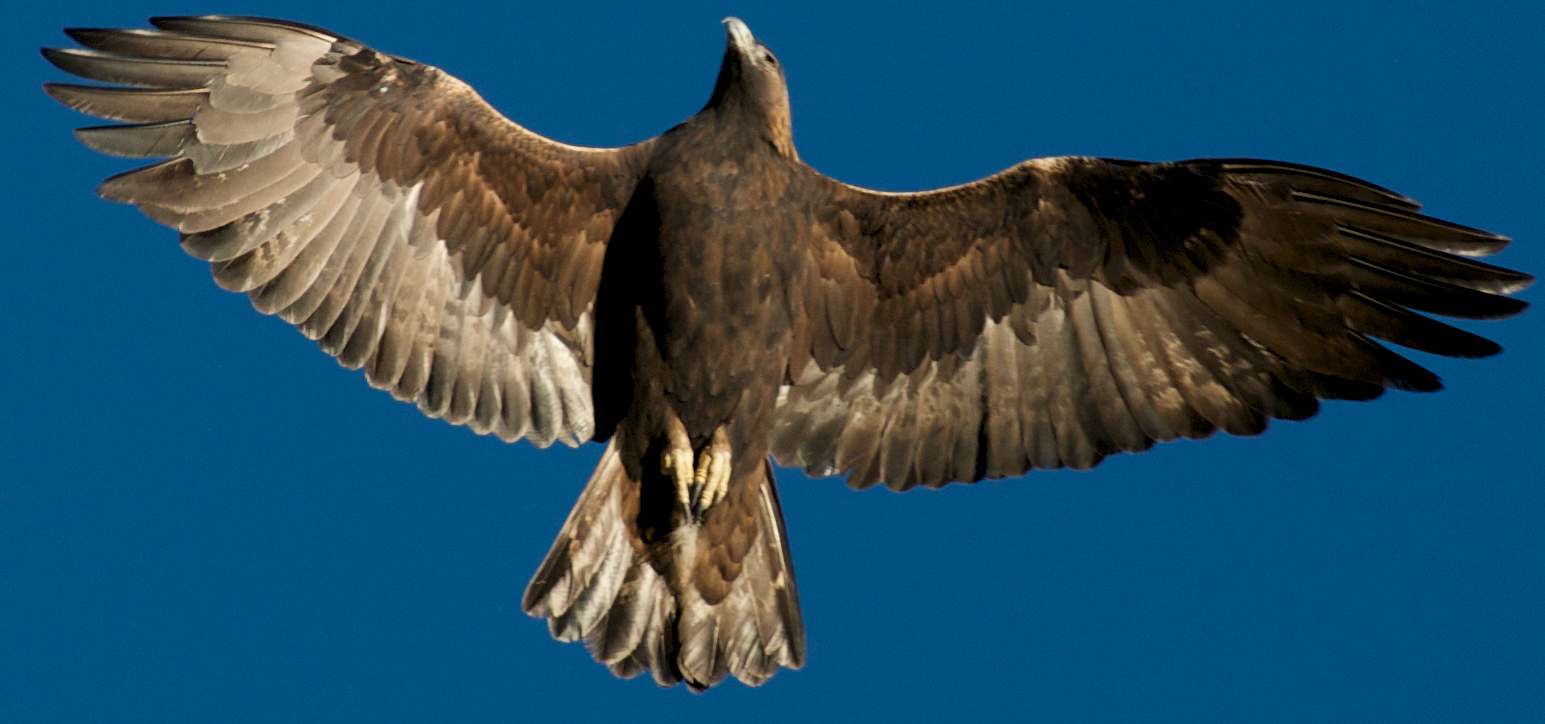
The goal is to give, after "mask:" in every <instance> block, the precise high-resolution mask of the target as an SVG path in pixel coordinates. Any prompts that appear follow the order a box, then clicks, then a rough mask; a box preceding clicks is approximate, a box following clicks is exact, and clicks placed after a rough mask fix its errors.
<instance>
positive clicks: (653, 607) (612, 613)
mask: <svg viewBox="0 0 1545 724" xmlns="http://www.w3.org/2000/svg"><path fill="white" fill-rule="evenodd" d="M616 440H617V438H616V437H613V438H612V442H611V443H609V444H608V445H607V448H606V452H605V453H604V454H602V456H601V462H600V463H599V464H598V465H597V466H596V470H595V472H594V473H593V474H592V475H591V476H590V482H589V483H587V484H586V485H585V491H584V492H583V493H582V494H581V495H580V498H579V502H577V503H575V505H574V510H573V511H572V512H570V513H569V517H568V520H567V521H565V522H564V524H563V529H562V530H561V531H559V533H558V539H557V540H556V541H554V542H553V546H552V549H551V550H550V551H548V553H547V558H546V560H544V561H543V562H542V565H541V567H540V568H538V569H537V572H536V575H535V576H533V577H532V579H531V583H530V584H529V585H528V586H527V587H526V595H525V599H524V601H523V603H522V607H523V608H524V609H525V611H526V613H529V614H531V615H532V616H537V617H542V618H546V619H547V622H548V628H549V630H551V631H552V634H553V637H554V638H557V639H558V640H560V641H565V642H568V641H580V640H583V641H584V642H585V644H586V646H587V647H588V648H589V649H590V653H591V655H593V656H594V657H595V659H596V660H597V661H599V662H601V663H603V664H606V665H607V666H608V667H609V668H610V669H611V671H612V673H614V674H616V675H617V676H620V677H623V678H631V677H633V676H636V675H638V674H640V673H642V672H643V671H645V670H648V671H649V672H650V674H651V675H652V676H653V677H654V680H655V682H656V683H658V684H659V685H661V686H673V685H675V684H677V683H680V682H683V681H685V682H686V683H687V686H688V687H690V688H691V689H693V690H694V691H702V690H704V689H707V688H708V687H710V686H713V685H714V684H717V683H719V682H720V681H721V680H723V679H724V676H725V674H730V675H733V676H734V677H735V678H737V679H739V680H741V681H742V682H744V683H746V684H750V685H753V686H755V685H758V684H761V683H762V682H763V681H766V680H767V679H768V678H769V677H771V676H772V675H773V674H774V673H776V672H777V670H778V668H779V667H780V666H787V667H789V668H796V669H797V668H799V667H800V666H802V665H803V664H804V661H805V631H804V623H803V620H802V618H801V614H800V610H799V592H798V589H797V588H796V586H795V583H794V569H793V567H792V565H791V564H790V559H789V548H788V541H787V536H786V535H785V532H784V528H783V514H782V511H781V509H780V507H779V504H778V492H777V488H776V486H775V484H774V482H773V476H772V465H771V463H770V462H766V461H764V462H763V464H762V465H760V466H757V467H756V468H755V471H756V472H754V473H753V474H752V475H750V476H747V477H746V478H745V479H742V480H736V481H733V482H732V483H731V485H730V492H729V495H728V497H726V498H725V499H723V500H721V501H719V502H718V503H716V504H715V505H714V506H713V507H712V508H710V509H709V510H708V514H707V515H706V516H705V517H704V519H703V521H702V522H701V524H698V523H695V522H692V521H691V520H690V519H684V516H681V515H671V516H669V519H670V520H671V521H672V523H671V526H672V529H671V530H669V531H655V530H653V529H651V528H648V527H647V526H644V527H643V529H642V530H641V525H640V515H639V511H640V509H641V508H642V509H643V510H646V511H648V510H650V509H651V508H652V507H653V503H654V502H656V501H652V500H651V499H650V496H651V495H665V494H669V492H668V491H664V490H654V489H652V487H651V486H648V485H641V484H640V483H639V482H636V481H633V480H631V479H629V477H628V474H627V471H626V469H625V467H624V466H623V464H622V460H621V456H620V455H619V454H618V450H617V444H616ZM640 501H643V505H642V506H641V505H640Z"/></svg>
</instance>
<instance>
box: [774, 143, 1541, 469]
mask: <svg viewBox="0 0 1545 724" xmlns="http://www.w3.org/2000/svg"><path fill="white" fill-rule="evenodd" d="M827 189H828V197H827V200H826V201H825V203H824V205H821V204H818V205H817V214H818V215H819V217H820V219H821V221H820V228H821V229H822V231H823V233H822V236H824V239H825V240H826V243H825V244H824V245H817V246H816V247H815V249H814V250H812V252H811V256H812V260H811V266H812V268H813V269H816V270H818V271H819V274H818V275H815V276H814V277H813V278H812V280H811V282H810V287H809V290H808V291H807V294H806V304H807V305H810V306H812V307H813V308H814V309H816V310H819V309H821V308H822V305H823V304H825V303H826V301H825V300H827V299H829V298H831V296H832V295H831V290H832V289H833V288H839V287H840V288H846V289H848V290H849V295H848V297H847V300H845V302H844V303H845V305H846V306H845V309H851V310H853V311H854V312H855V314H854V315H853V320H854V321H853V322H851V323H845V324H844V325H843V328H842V330H841V332H840V333H838V332H837V330H836V328H835V327H832V326H831V325H830V323H829V322H828V323H827V324H825V325H823V324H822V323H821V322H822V321H825V320H821V319H820V316H821V315H820V314H819V311H816V312H815V313H814V314H813V319H812V321H811V322H810V323H809V325H808V331H807V333H806V336H804V337H803V338H802V341H803V342H805V343H806V344H807V345H808V346H807V347H806V350H807V353H806V355H800V354H798V353H796V354H795V355H794V358H793V359H792V361H791V366H790V375H789V384H787V385H786V386H785V387H784V389H783V391H782V393H781V396H780V408H779V418H778V421H777V423H776V425H775V431H774V448H773V450H774V455H775V456H776V457H777V459H778V460H779V462H781V463H784V464H788V465H796V466H799V467H802V468H804V469H805V470H806V471H807V472H808V473H810V474H812V475H830V474H835V473H844V474H847V475H848V482H849V484H850V485H853V486H854V487H868V486H870V485H874V484H876V483H878V482H882V481H883V482H885V483H886V485H888V486H889V487H892V488H894V489H898V490H905V489H907V488H910V487H912V486H914V485H919V484H921V485H925V486H929V487H937V486H939V485H943V484H945V483H947V482H951V481H964V482H971V481H975V480H979V479H982V478H998V477H1007V476H1013V475H1019V474H1022V473H1024V472H1025V471H1027V470H1029V469H1032V468H1059V467H1073V468H1080V469H1082V468H1089V467H1092V466H1094V465H1096V464H1098V463H1099V461H1100V460H1101V459H1102V458H1104V457H1105V456H1107V455H1110V454H1113V453H1116V452H1133V451H1139V450H1145V449H1147V448H1148V447H1150V446H1151V445H1152V444H1153V443H1154V442H1156V441H1162V440H1168V439H1172V438H1175V437H1188V438H1200V437H1206V436H1207V435H1210V434H1211V433H1212V432H1213V431H1214V430H1218V429H1221V430H1224V431H1226V432H1229V433H1231V434H1235V435H1256V434H1259V433H1261V432H1262V431H1264V430H1265V429H1266V425H1267V422H1268V420H1269V419H1271V418H1282V419H1290V420H1300V419H1305V418H1307V417H1309V416H1311V415H1313V414H1314V413H1315V412H1316V411H1317V409H1318V402H1317V400H1318V399H1322V398H1333V399H1357V400H1363V399H1370V398H1373V397H1376V396H1378V395H1379V394H1380V393H1381V392H1382V391H1383V390H1384V389H1385V388H1386V387H1398V388H1401V389H1412V390H1435V389H1438V388H1439V386H1440V384H1439V382H1438V380H1437V377H1436V376H1434V375H1433V374H1432V373H1430V372H1428V371H1427V370H1425V369H1422V368H1421V367H1419V366H1417V365H1416V364H1414V363H1412V362H1410V361H1408V360H1405V359H1404V358H1402V357H1400V356H1399V355H1397V354H1395V353H1394V352H1392V351H1390V350H1389V349H1387V348H1385V347H1384V346H1383V345H1381V344H1380V343H1379V342H1378V341H1376V338H1377V339H1383V340H1387V341H1389V342H1393V343H1395V344H1399V345H1402V346H1406V347H1411V348H1413V349H1418V350H1421V351H1425V352H1431V353H1435V354H1442V355H1449V356H1460V357H1482V356H1487V355H1490V354H1495V353H1496V352H1498V351H1500V348H1499V347H1498V346H1497V345H1496V344H1494V343H1492V342H1490V341H1489V340H1486V339H1484V338H1482V337H1479V336H1477V335H1475V334H1472V333H1470V332H1466V331H1464V330H1460V329H1456V328H1454V327H1451V326H1449V325H1446V324H1443V323H1442V322H1439V321H1437V320H1434V319H1432V318H1430V317H1426V316H1423V315H1421V314H1419V313H1417V312H1414V311H1412V310H1413V309H1414V310H1419V311H1426V312H1434V313H1439V314H1444V315H1448V316H1458V317H1471V318H1497V317H1504V316H1509V315H1512V314H1516V313H1518V312H1519V311H1522V310H1523V309H1524V308H1525V306H1526V305H1525V304H1524V303H1523V302H1520V301H1518V300H1516V299H1512V298H1509V297H1506V296H1502V295H1504V294H1508V293H1511V292H1513V291H1517V290H1518V289H1521V288H1522V287H1523V286H1525V285H1527V284H1528V283H1529V282H1530V281H1532V277H1531V276H1529V275H1527V274H1521V273H1519V272H1514V271H1510V270H1507V269H1503V268H1501V267H1496V266H1493V265H1489V264H1485V263H1483V262H1478V261H1473V260H1471V259H1468V258H1465V257H1464V256H1458V255H1460V254H1463V255H1468V256H1478V255H1484V254H1491V253H1495V252H1497V251H1500V250H1501V249H1502V248H1503V247H1504V246H1505V245H1506V243H1507V240H1506V239H1505V238H1502V237H1499V236H1496V235H1494V234H1490V233H1487V232H1483V231H1478V230H1476V229H1471V228H1468V227H1463V226H1459V225H1457V224H1452V223H1449V222H1444V221H1441V220H1437V219H1433V218H1430V217H1426V216H1422V215H1421V214H1419V213H1418V208H1419V207H1418V206H1417V205H1416V204H1415V202H1413V201H1411V200H1410V199H1407V198H1406V197H1404V196H1400V195H1398V194H1395V193H1394V192H1391V191H1388V190H1386V189H1383V188H1380V187H1378V186H1374V185H1372V184H1369V183H1367V182H1364V181H1360V180H1357V179H1353V178H1351V177H1348V176H1344V175H1341V174H1336V173H1334V172H1330V171H1324V170H1322V169H1314V168H1310V167H1305V166H1298V165H1294V164H1285V163H1277V162H1269V161H1256V160H1249V159H1223V160H1209V161H1188V162H1181V163H1171V164H1140V163H1136V162H1129V161H1108V160H1101V159H1090V158H1063V159H1041V160H1037V161H1031V162H1027V163H1025V164H1021V165H1020V166H1017V167H1015V168H1013V169H1010V170H1008V171H1005V172H1003V173H1001V174H999V175H997V176H994V177H991V178H989V179H985V180H983V181H980V182H977V183H975V184H969V185H966V186H962V187H955V188H952V189H944V190H941V191H934V192H923V193H918V194H882V193H874V192H867V191H864V190H862V189H856V188H854V187H851V186H845V185H841V184H837V183H835V182H830V183H829V185H828V186H827ZM855 290H857V294H856V296H857V298H856V299H855V298H854V296H855V293H854V291H855ZM854 329H856V330H858V331H857V332H855V331H853V330H854ZM795 365H799V366H797V367H796V366H795ZM839 400H840V401H839ZM946 429H947V430H950V431H951V434H950V435H944V434H942V433H941V432H940V431H941V430H946ZM949 440H956V441H965V440H970V441H971V443H970V444H965V443H957V444H956V445H955V446H954V447H950V445H949V444H948V441H949ZM923 441H929V442H928V443H927V444H924V442H923Z"/></svg>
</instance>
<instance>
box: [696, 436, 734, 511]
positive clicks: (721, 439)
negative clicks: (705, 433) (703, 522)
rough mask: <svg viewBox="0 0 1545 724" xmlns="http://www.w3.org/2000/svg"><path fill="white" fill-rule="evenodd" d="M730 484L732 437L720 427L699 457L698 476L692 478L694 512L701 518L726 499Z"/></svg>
mask: <svg viewBox="0 0 1545 724" xmlns="http://www.w3.org/2000/svg"><path fill="white" fill-rule="evenodd" d="M729 484H730V437H729V435H728V434H726V433H725V432H724V428H723V427H720V428H719V429H717V430H714V432H713V439H712V440H710V441H709V442H708V447H706V448H705V449H704V450H703V452H702V454H700V455H698V456H697V474H696V475H695V476H693V478H692V498H693V499H694V500H696V501H697V507H696V508H695V510H694V512H696V513H697V515H698V517H699V518H701V517H702V516H703V513H705V512H706V511H707V510H708V508H709V507H711V506H712V505H713V504H714V503H717V502H719V501H720V500H721V499H723V498H724V495H725V493H726V492H728V491H729Z"/></svg>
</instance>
